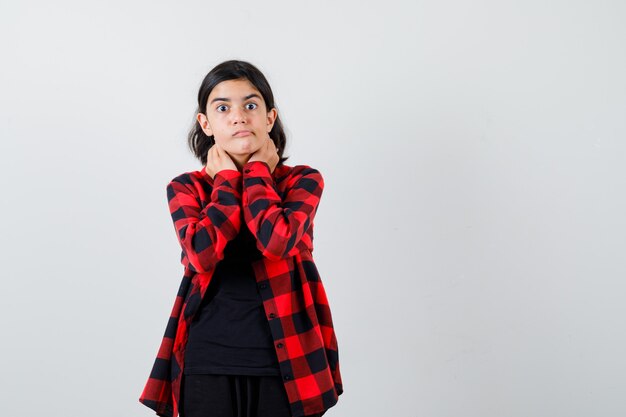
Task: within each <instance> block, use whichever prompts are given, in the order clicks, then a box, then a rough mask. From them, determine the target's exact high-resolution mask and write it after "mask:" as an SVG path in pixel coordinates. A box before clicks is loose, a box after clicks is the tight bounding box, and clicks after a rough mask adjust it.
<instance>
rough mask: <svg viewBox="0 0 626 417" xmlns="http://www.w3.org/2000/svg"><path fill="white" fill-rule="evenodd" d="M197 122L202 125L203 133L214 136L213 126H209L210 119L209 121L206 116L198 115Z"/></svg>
mask: <svg viewBox="0 0 626 417" xmlns="http://www.w3.org/2000/svg"><path fill="white" fill-rule="evenodd" d="M196 120H198V123H199V124H200V127H201V128H202V131H203V132H204V134H205V135H207V136H211V135H213V130H212V129H211V125H209V119H207V117H206V116H205V115H204V114H202V113H198V115H197V116H196Z"/></svg>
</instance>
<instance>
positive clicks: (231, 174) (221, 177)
mask: <svg viewBox="0 0 626 417" xmlns="http://www.w3.org/2000/svg"><path fill="white" fill-rule="evenodd" d="M240 177H241V172H239V170H236V169H223V170H221V171H218V172H217V173H216V174H215V177H213V187H219V186H221V185H223V184H224V183H225V182H227V181H230V180H238V179H239V178H240ZM236 182H238V181H236ZM235 188H237V187H235Z"/></svg>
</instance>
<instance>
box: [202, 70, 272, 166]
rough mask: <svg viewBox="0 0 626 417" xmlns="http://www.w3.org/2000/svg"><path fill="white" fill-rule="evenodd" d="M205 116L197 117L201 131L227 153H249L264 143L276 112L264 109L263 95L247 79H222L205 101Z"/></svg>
mask: <svg viewBox="0 0 626 417" xmlns="http://www.w3.org/2000/svg"><path fill="white" fill-rule="evenodd" d="M205 111H206V116H205V115H204V114H202V113H198V115H197V120H198V122H199V123H200V126H201V127H202V130H203V131H204V133H206V134H207V135H208V136H211V135H213V137H214V138H215V142H216V143H217V144H218V145H220V146H221V147H222V148H224V149H225V150H226V152H228V153H229V154H230V155H232V156H236V157H239V158H237V159H240V158H242V157H246V156H250V155H251V154H253V153H254V152H256V151H257V150H258V149H260V148H261V146H262V145H263V144H264V143H265V141H266V140H267V138H268V137H269V132H270V131H271V130H272V127H273V126H274V121H275V120H276V116H277V114H278V112H277V111H276V109H271V110H270V111H267V109H266V108H265V101H264V100H263V96H262V95H261V93H260V92H259V90H257V89H256V88H255V87H254V85H253V84H252V83H251V82H250V81H248V80H247V79H239V80H228V81H222V82H221V83H219V84H218V85H216V86H215V87H214V88H213V90H212V91H211V94H209V99H208V100H207V106H206V109H205Z"/></svg>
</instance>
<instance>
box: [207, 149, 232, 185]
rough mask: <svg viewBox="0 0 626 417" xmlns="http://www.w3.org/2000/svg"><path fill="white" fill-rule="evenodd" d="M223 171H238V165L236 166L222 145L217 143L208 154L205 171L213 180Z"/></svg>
mask: <svg viewBox="0 0 626 417" xmlns="http://www.w3.org/2000/svg"><path fill="white" fill-rule="evenodd" d="M223 169H234V170H237V165H235V163H234V162H233V160H232V159H231V157H230V155H228V153H227V152H226V151H225V150H224V149H223V148H222V147H220V145H218V144H217V143H215V144H214V145H213V146H211V148H210V149H209V152H208V153H207V159H206V167H205V168H204V170H205V171H206V173H207V174H209V176H210V177H211V178H215V174H217V173H218V172H220V171H221V170H223Z"/></svg>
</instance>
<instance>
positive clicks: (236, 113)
mask: <svg viewBox="0 0 626 417" xmlns="http://www.w3.org/2000/svg"><path fill="white" fill-rule="evenodd" d="M230 115H231V118H232V121H233V122H236V123H245V122H246V114H245V113H244V111H243V110H241V109H239V108H234V109H233V110H232V111H231V113H230Z"/></svg>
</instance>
